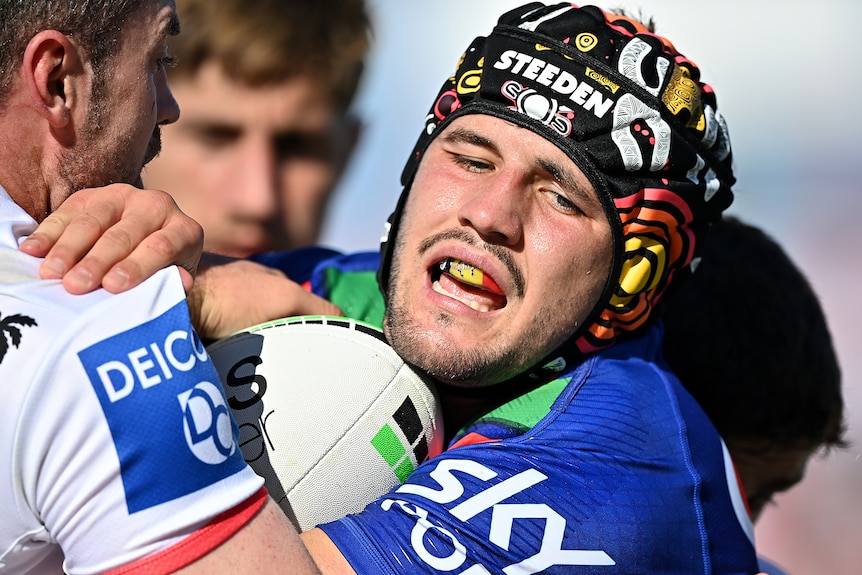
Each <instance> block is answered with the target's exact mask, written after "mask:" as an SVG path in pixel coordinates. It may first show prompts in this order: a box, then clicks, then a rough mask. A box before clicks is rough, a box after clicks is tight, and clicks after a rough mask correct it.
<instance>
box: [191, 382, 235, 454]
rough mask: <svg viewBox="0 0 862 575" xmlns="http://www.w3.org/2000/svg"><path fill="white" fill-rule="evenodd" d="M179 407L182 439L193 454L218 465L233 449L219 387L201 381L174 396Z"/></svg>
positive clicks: (229, 421)
mask: <svg viewBox="0 0 862 575" xmlns="http://www.w3.org/2000/svg"><path fill="white" fill-rule="evenodd" d="M177 399H178V400H179V402H180V406H181V407H182V409H183V416H184V417H183V431H184V432H185V436H186V443H187V444H188V446H189V449H190V450H191V452H192V453H193V454H194V456H195V457H197V458H198V459H200V460H201V461H203V462H204V463H208V464H210V465H218V464H219V463H222V462H224V461H225V460H227V458H228V457H230V456H231V455H233V453H234V452H235V451H236V442H235V441H234V437H233V431H232V425H231V418H230V413H229V412H228V409H227V405H225V400H224V397H223V396H222V394H221V392H220V391H219V389H218V388H217V387H216V386H215V385H213V384H212V383H210V382H208V381H202V382H200V383H198V384H197V385H196V386H194V387H193V388H192V389H190V390H188V391H185V392H183V393H181V394H179V395H178V396H177Z"/></svg>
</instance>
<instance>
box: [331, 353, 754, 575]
mask: <svg viewBox="0 0 862 575" xmlns="http://www.w3.org/2000/svg"><path fill="white" fill-rule="evenodd" d="M649 343H650V342H649V341H640V342H637V346H635V343H632V344H631V348H626V347H625V346H623V345H622V344H618V347H619V349H618V350H615V351H616V352H618V356H610V353H609V352H608V353H606V354H602V355H601V356H594V357H593V358H591V359H588V360H586V361H584V362H582V363H581V364H579V365H578V366H577V367H576V368H574V369H573V371H571V372H569V374H568V375H566V376H565V377H564V378H562V376H561V379H560V380H559V381H558V382H552V383H554V385H550V384H545V386H542V387H540V388H537V389H536V390H535V392H533V393H530V394H525V395H522V396H520V397H519V398H517V400H516V402H517V403H518V404H519V405H517V406H510V409H508V410H495V411H494V412H492V413H491V414H489V415H488V418H489V420H487V421H480V422H478V423H473V424H471V425H470V426H469V428H468V430H467V431H468V433H466V434H465V435H464V437H463V438H462V441H460V442H458V443H457V444H456V445H453V446H452V447H450V449H448V450H447V451H445V452H443V453H442V454H440V455H438V456H437V457H435V458H433V459H431V460H429V461H426V462H425V463H423V464H422V465H420V466H419V467H418V468H417V469H416V471H414V472H413V473H412V474H411V475H410V476H409V477H408V479H407V481H406V482H405V483H404V484H402V485H401V486H399V487H397V488H396V489H395V490H394V491H392V492H391V493H390V494H388V495H387V496H385V497H383V498H381V499H379V500H377V501H376V502H374V503H372V504H370V505H369V506H367V507H366V508H365V509H364V510H363V511H362V512H361V513H359V514H356V515H350V516H347V517H345V518H342V519H340V520H338V521H336V522H333V523H328V524H325V525H323V526H321V528H322V529H323V531H324V532H325V533H326V534H327V535H328V536H329V537H330V539H331V540H332V541H333V543H334V544H335V546H336V547H337V548H338V549H339V551H340V552H341V553H342V554H343V555H344V557H345V559H346V560H347V561H348V562H349V563H350V564H351V566H352V567H353V568H354V569H355V570H356V572H357V573H358V574H359V575H370V574H372V573H374V574H376V573H383V574H393V575H394V574H397V573H425V574H443V573H446V574H455V575H485V574H489V573H519V574H522V575H526V574H529V573H548V574H567V573H578V574H579V575H592V574H596V575H600V574H601V575H612V574H620V575H621V574H625V573H643V574H658V573H661V574H669V573H679V574H686V575H694V574H696V573H700V574H704V575H705V574H707V573H708V574H711V575H720V574H723V575H742V574H749V575H750V574H753V573H756V572H757V571H756V560H755V554H754V548H753V545H752V541H751V540H750V539H749V537H748V535H747V533H746V529H745V528H746V526H747V524H750V522H748V521H747V518H745V517H740V515H739V514H738V509H737V508H736V506H735V505H734V503H733V500H732V499H733V497H732V496H733V493H734V489H738V488H735V487H734V486H735V480H733V482H732V479H733V478H732V477H731V475H732V474H729V473H728V469H729V461H728V460H727V459H726V458H725V450H724V449H723V446H722V443H721V440H720V438H719V436H718V434H717V433H716V432H715V430H714V428H712V427H711V426H710V424H709V421H708V420H707V419H706V416H705V415H704V414H703V413H702V411H700V410H698V409H696V408H697V406H696V405H695V404H692V401H693V400H689V396H687V395H685V394H684V390H682V388H681V386H680V385H679V384H678V382H676V381H675V380H674V379H669V378H668V376H667V374H665V373H664V372H663V371H662V370H660V369H657V368H656V366H655V365H654V364H653V363H651V362H646V361H644V360H643V357H645V356H647V354H646V352H644V351H643V350H642V349H641V347H646V346H647V344H649ZM647 357H648V356H647ZM620 382H624V384H625V385H620ZM540 392H541V393H540ZM545 392H547V393H545ZM521 404H523V405H521ZM501 422H507V423H506V425H501V424H500V423H501ZM492 424H493V425H492ZM501 431H502V432H503V433H499V432H501ZM468 438H472V440H471V441H464V439H468ZM743 519H744V521H743Z"/></svg>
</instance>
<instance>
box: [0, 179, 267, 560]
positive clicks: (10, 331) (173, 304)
mask: <svg viewBox="0 0 862 575" xmlns="http://www.w3.org/2000/svg"><path fill="white" fill-rule="evenodd" d="M35 225H36V223H35V222H34V221H33V219H32V218H30V217H29V216H28V215H27V214H26V213H25V212H24V211H23V210H21V209H20V207H18V206H17V205H16V204H14V203H13V202H12V200H11V199H10V198H9V195H8V194H7V193H6V191H5V190H3V189H2V188H0V474H2V478H0V575H2V574H4V573H15V574H16V575H17V574H19V573H51V574H58V573H60V572H61V570H65V572H66V573H69V574H70V575H72V574H79V573H102V572H110V571H112V570H114V569H117V568H119V567H124V570H123V573H136V572H141V573H144V572H145V573H167V572H171V571H174V570H176V569H177V568H179V567H181V566H183V565H185V564H187V563H189V562H191V561H193V560H194V559H196V558H198V557H200V556H202V555H205V554H206V553H207V552H208V551H209V550H211V549H213V548H214V547H215V546H217V545H219V544H220V543H222V542H223V541H225V540H226V539H227V538H228V537H230V536H231V535H232V534H233V533H235V532H236V531H237V530H238V529H239V528H240V527H241V526H242V525H243V524H245V523H247V522H248V521H249V520H250V518H251V516H253V514H254V512H255V511H256V510H257V509H259V507H260V506H261V505H262V504H263V501H264V500H265V492H263V491H262V485H263V481H262V480H261V479H260V478H259V477H257V476H256V475H255V474H254V473H253V472H252V471H251V469H250V468H249V467H248V466H247V465H246V464H245V462H244V461H243V459H242V454H241V452H240V450H239V449H238V447H237V438H238V434H237V429H236V424H235V423H234V421H233V419H232V418H231V416H230V411H229V409H228V408H227V405H226V401H225V397H224V392H223V391H222V388H221V385H220V384H219V381H218V375H217V373H216V371H215V369H214V368H213V366H212V362H211V361H210V359H209V357H208V356H207V353H206V351H205V349H204V347H203V345H202V344H201V341H200V340H199V339H198V336H197V335H196V333H195V332H194V329H193V328H192V326H191V323H190V319H189V314H188V308H187V306H186V302H185V297H184V293H183V289H182V284H181V281H180V278H179V274H178V273H177V271H176V270H175V269H174V268H170V269H166V270H162V271H161V272H159V273H158V274H156V275H155V276H154V277H152V278H150V279H149V280H147V281H146V282H144V283H143V284H142V285H141V286H140V287H138V288H135V289H133V290H130V291H128V292H126V293H123V294H119V295H112V294H109V293H107V292H105V291H104V290H97V291H96V292H94V293H91V294H87V295H81V296H74V295H70V294H69V293H67V292H66V291H65V290H64V289H63V286H62V285H61V283H60V282H59V281H46V280H39V279H38V266H39V264H40V263H41V260H39V259H37V258H32V257H30V256H27V255H25V254H24V253H22V252H20V251H19V250H18V244H19V241H20V240H21V239H22V238H23V237H24V236H25V235H26V234H28V233H30V232H32V230H33V229H34V228H35Z"/></svg>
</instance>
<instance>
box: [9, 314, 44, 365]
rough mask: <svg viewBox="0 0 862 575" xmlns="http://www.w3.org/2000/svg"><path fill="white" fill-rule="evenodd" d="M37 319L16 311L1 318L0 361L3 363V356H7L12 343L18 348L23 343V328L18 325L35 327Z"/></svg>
mask: <svg viewBox="0 0 862 575" xmlns="http://www.w3.org/2000/svg"><path fill="white" fill-rule="evenodd" d="M36 325H37V324H36V320H35V319H33V318H32V317H28V316H26V315H21V314H19V313H15V314H12V315H7V316H6V317H4V318H3V319H0V334H2V337H0V363H3V358H4V357H6V352H8V351H9V344H10V343H11V344H12V345H13V346H15V347H16V348H17V347H18V346H19V345H20V344H21V335H22V334H21V330H20V329H19V328H18V327H17V326H22V327H34V326H36Z"/></svg>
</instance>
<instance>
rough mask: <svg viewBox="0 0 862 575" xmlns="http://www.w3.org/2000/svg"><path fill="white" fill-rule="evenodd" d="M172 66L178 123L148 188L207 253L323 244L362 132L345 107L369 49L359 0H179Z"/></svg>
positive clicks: (152, 168)
mask: <svg viewBox="0 0 862 575" xmlns="http://www.w3.org/2000/svg"><path fill="white" fill-rule="evenodd" d="M176 4H177V12H178V14H179V15H180V18H181V21H182V23H183V34H182V35H181V36H179V37H177V38H173V39H171V43H170V50H171V53H172V55H173V56H175V58H176V62H175V66H174V67H173V68H172V69H171V70H170V71H169V79H170V83H171V87H172V89H173V92H174V95H175V97H176V99H177V102H178V103H179V105H180V108H181V110H182V118H181V120H180V121H179V122H178V123H177V124H176V125H175V126H171V129H169V130H164V133H163V153H162V155H161V156H159V157H158V158H157V159H156V160H155V161H154V162H152V164H151V165H150V166H149V167H148V168H147V171H146V172H145V173H144V179H145V183H146V185H147V186H150V187H154V188H159V189H162V190H165V191H167V192H169V193H170V194H171V195H172V196H173V197H174V198H175V199H176V201H177V203H178V204H179V206H180V207H181V208H182V209H183V211H185V212H186V213H187V214H189V215H190V216H192V217H193V218H195V219H196V220H198V222H200V223H201V225H202V226H203V228H204V232H205V246H204V247H205V249H206V250H208V251H212V252H216V253H221V254H225V255H231V256H237V257H243V256H247V255H250V254H253V253H256V252H261V251H266V250H271V249H286V248H295V247H300V246H304V245H308V244H312V243H314V242H316V240H317V238H318V235H319V233H320V229H321V225H322V221H323V219H324V217H325V214H326V206H327V203H328V201H329V199H330V197H331V194H332V192H333V190H334V188H335V185H336V183H337V181H338V178H339V176H340V175H341V173H342V171H343V170H344V168H345V166H346V164H347V161H348V159H349V157H350V154H351V151H352V150H353V148H354V145H355V143H356V140H357V137H358V130H359V124H358V122H357V120H356V119H355V118H353V117H351V116H350V114H349V108H350V105H351V102H352V100H353V97H354V95H355V93H356V91H357V88H358V86H359V82H360V79H361V75H362V72H363V68H364V64H365V59H366V57H367V54H368V50H369V45H370V33H371V32H370V22H369V18H368V14H367V11H366V6H365V4H364V1H363V0H255V1H254V2H247V1H244V0H219V1H218V2H212V1H211V0H177V3H176Z"/></svg>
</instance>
